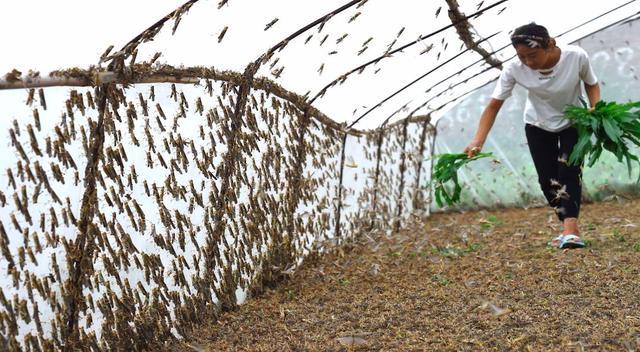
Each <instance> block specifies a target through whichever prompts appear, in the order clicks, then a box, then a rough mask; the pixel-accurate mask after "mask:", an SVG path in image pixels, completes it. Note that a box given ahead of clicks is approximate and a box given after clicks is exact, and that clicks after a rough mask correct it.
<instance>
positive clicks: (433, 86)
mask: <svg viewBox="0 0 640 352" xmlns="http://www.w3.org/2000/svg"><path fill="white" fill-rule="evenodd" d="M634 2H636V0H631V1H628V2H626V3H624V4H622V5H619V6H617V7H615V8H613V9H611V10H608V11H606V12H604V13H602V14H600V15H598V16H596V17H594V18H592V19H590V20H587V21H585V22H582V23H581V24H579V25H577V26H575V27H573V28H571V29H569V30H566V31H564V32H562V33H560V34H558V35H557V36H556V38H560V37H562V36H564V35H566V34H568V33H570V32H573V31H574V30H576V29H578V28H580V27H583V26H585V25H587V24H589V23H591V22H593V21H595V20H597V19H600V18H602V17H603V16H606V15H608V14H610V13H611V12H614V11H616V10H619V9H621V8H623V7H625V6H627V5H629V4H631V3H634ZM638 14H640V11H638V12H636V13H635V14H633V15H630V16H627V17H625V18H623V19H621V20H619V21H616V22H614V23H611V24H609V25H607V26H605V27H602V28H599V29H598V30H595V31H593V32H591V33H589V34H587V35H584V36H582V37H580V38H579V39H576V40H575V41H579V40H581V39H584V38H586V37H588V36H590V35H592V34H594V33H597V32H599V31H602V30H604V29H607V28H609V27H612V26H615V25H617V24H620V23H622V22H624V21H626V20H628V19H630V18H632V17H634V16H636V15H638ZM510 46H511V43H509V44H507V45H505V46H503V47H500V48H499V49H497V50H495V51H494V52H493V53H491V55H494V54H496V53H498V52H500V51H502V50H504V49H506V48H508V47H510ZM514 57H515V55H513V56H511V57H509V58H508V59H506V60H504V61H505V62H506V61H509V60H511V59H513V58H514ZM483 61H484V60H483V59H480V60H478V61H476V62H474V63H472V64H470V65H468V66H466V67H464V68H463V69H461V70H459V71H458V72H455V73H453V74H452V75H450V76H448V77H446V78H444V79H442V80H441V81H439V82H438V83H436V84H434V85H432V86H431V87H429V88H428V89H427V90H426V91H425V93H428V92H430V91H431V90H432V89H433V88H435V87H437V86H438V85H440V84H442V83H444V82H445V81H448V80H449V79H451V78H453V77H455V76H457V75H459V74H461V73H462V72H464V71H466V70H467V69H469V68H471V67H472V66H474V65H476V64H478V63H480V62H483ZM489 69H491V67H489V68H488V69H484V70H482V71H480V72H478V73H476V74H475V75H473V76H471V77H468V78H466V79H464V80H463V81H460V82H458V83H456V84H454V85H452V86H449V87H447V88H446V89H444V90H443V91H441V92H440V93H438V94H437V95H435V96H433V97H431V98H429V99H428V100H427V101H425V102H424V103H423V104H422V105H420V106H419V107H417V108H416V109H414V110H413V111H412V112H411V114H410V115H409V116H411V115H413V114H415V113H416V112H417V111H418V110H420V109H422V108H423V107H425V106H426V105H427V104H428V103H429V102H431V101H432V100H433V99H435V98H437V97H440V96H442V94H444V93H445V92H446V91H447V90H449V89H451V88H454V87H457V86H459V85H460V84H464V83H466V82H467V81H469V80H470V79H472V78H475V77H477V76H479V75H480V74H482V73H484V72H486V71H488V70H489ZM494 80H495V79H493V80H491V81H489V82H487V83H485V84H489V83H491V82H493V81H494ZM483 86H484V85H483ZM481 87H482V86H480V87H478V88H477V89H479V88H481ZM466 94H468V93H465V94H463V95H462V96H464V95H466ZM460 97H461V96H459V97H457V98H455V99H454V100H452V101H449V102H448V103H451V102H453V101H455V100H457V99H459V98H460ZM432 111H437V110H432Z"/></svg>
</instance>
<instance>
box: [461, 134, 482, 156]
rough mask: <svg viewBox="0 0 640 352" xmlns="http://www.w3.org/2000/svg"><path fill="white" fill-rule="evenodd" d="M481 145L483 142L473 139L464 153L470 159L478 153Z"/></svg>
mask: <svg viewBox="0 0 640 352" xmlns="http://www.w3.org/2000/svg"><path fill="white" fill-rule="evenodd" d="M483 144H484V143H483V142H481V141H478V140H475V139H474V140H473V141H471V143H469V145H468V146H467V147H466V148H464V153H465V154H467V156H468V157H470V158H472V157H474V156H475V155H476V154H478V153H480V151H481V150H482V145H483Z"/></svg>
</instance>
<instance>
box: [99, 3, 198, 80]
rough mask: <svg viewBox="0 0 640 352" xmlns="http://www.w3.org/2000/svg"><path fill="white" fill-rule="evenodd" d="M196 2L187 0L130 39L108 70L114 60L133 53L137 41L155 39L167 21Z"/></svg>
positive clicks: (124, 57) (113, 57)
mask: <svg viewBox="0 0 640 352" xmlns="http://www.w3.org/2000/svg"><path fill="white" fill-rule="evenodd" d="M198 1H200V0H189V1H187V2H185V3H184V4H182V5H180V7H178V8H176V9H175V10H173V11H171V12H170V13H169V14H167V15H166V16H164V17H163V18H161V19H160V20H158V21H157V22H156V23H154V24H152V25H151V26H149V27H148V28H147V29H145V30H144V31H142V32H141V33H140V34H138V35H137V36H135V37H134V38H133V39H131V40H130V41H129V42H128V43H127V44H125V45H124V46H123V47H122V49H120V51H119V52H118V53H120V52H121V53H122V55H118V56H115V55H114V56H112V58H111V62H110V63H109V65H108V68H109V70H113V67H114V65H115V59H116V58H118V59H119V60H122V61H124V60H125V59H126V58H127V57H129V56H130V55H131V54H132V53H133V49H131V48H132V47H133V48H135V47H137V46H138V45H140V43H139V41H140V40H141V39H145V40H149V39H153V37H155V35H156V34H157V33H158V32H159V31H160V29H161V28H162V26H164V24H165V23H166V22H167V21H169V20H170V19H172V18H173V17H175V16H176V15H178V14H180V13H182V12H185V11H187V10H189V9H190V8H191V6H193V4H195V3H196V2H198ZM102 61H104V59H100V62H102ZM122 61H121V62H122Z"/></svg>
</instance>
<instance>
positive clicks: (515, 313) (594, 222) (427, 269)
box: [167, 198, 640, 351]
mask: <svg viewBox="0 0 640 352" xmlns="http://www.w3.org/2000/svg"><path fill="white" fill-rule="evenodd" d="M638 226H640V200H629V199H622V198H616V199H613V200H611V201H608V202H603V203H595V204H585V205H583V210H582V215H581V228H582V235H583V238H584V239H586V240H587V241H588V247H587V248H586V249H577V250H567V251H562V250H557V249H554V248H551V247H548V246H547V245H546V243H547V241H549V240H550V239H551V238H552V237H554V236H555V235H556V234H557V233H559V232H560V227H559V222H558V221H557V220H556V219H555V218H554V214H553V211H552V210H550V209H547V208H533V209H526V210H525V209H505V210H501V209H499V210H492V211H479V212H467V213H450V214H436V215H434V216H432V217H429V218H427V219H423V220H419V221H414V222H413V223H412V224H410V225H409V226H408V228H406V229H404V230H402V231H401V232H400V233H398V234H395V235H393V236H392V237H387V236H385V235H377V236H375V235H372V237H373V238H371V237H370V238H368V239H365V240H363V241H362V242H363V243H360V244H355V245H353V246H350V247H348V248H347V249H345V251H343V252H342V253H336V254H332V255H327V256H325V257H323V258H321V259H319V260H318V261H316V262H314V263H307V264H305V265H304V267H302V268H301V269H299V270H298V271H297V272H296V273H295V275H294V276H293V277H292V278H291V279H290V280H289V281H287V282H285V283H283V284H282V285H280V287H279V288H277V289H275V290H272V291H268V292H267V293H266V294H265V295H263V296H261V297H257V298H253V299H251V300H249V302H247V303H246V304H244V305H242V306H241V307H240V308H239V309H238V310H237V311H234V312H229V313H226V314H224V315H223V316H222V317H221V319H220V320H219V321H218V322H215V323H211V324H210V325H208V326H203V327H202V329H201V330H199V331H196V332H195V333H194V334H193V336H189V337H188V338H187V339H186V341H184V342H181V343H179V344H178V345H173V346H170V347H168V348H167V349H168V350H171V351H351V350H358V351H487V350H496V351H504V350H508V351H513V350H516V351H517V350H523V351H550V350H551V351H582V350H588V351H591V350H594V351H609V350H612V351H638V350H639V349H640V285H639V284H640V276H639V275H638V274H639V269H640V229H639V228H638Z"/></svg>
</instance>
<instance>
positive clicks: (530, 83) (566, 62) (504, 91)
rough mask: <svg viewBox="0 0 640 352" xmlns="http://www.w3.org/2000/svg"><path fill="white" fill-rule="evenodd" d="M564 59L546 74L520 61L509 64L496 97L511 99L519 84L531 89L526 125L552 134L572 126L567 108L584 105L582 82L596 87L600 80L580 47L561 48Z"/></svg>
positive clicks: (526, 108)
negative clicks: (582, 102) (568, 106)
mask: <svg viewBox="0 0 640 352" xmlns="http://www.w3.org/2000/svg"><path fill="white" fill-rule="evenodd" d="M560 51H561V53H560V60H559V61H558V63H557V64H556V65H555V66H554V67H553V68H551V69H546V70H540V71H549V70H553V72H552V73H551V74H548V75H543V74H542V73H540V72H539V70H532V69H530V68H529V67H527V66H526V65H525V64H523V63H522V62H521V61H520V60H515V61H512V62H509V63H508V64H506V65H505V66H504V68H503V70H502V73H501V74H500V78H499V79H498V83H497V85H496V88H495V89H494V91H493V94H492V95H491V97H492V98H494V99H498V100H505V99H507V98H508V97H510V96H511V91H512V90H513V87H514V86H515V84H516V83H518V84H519V85H521V86H522V87H524V88H525V89H527V91H528V94H527V103H526V105H525V109H524V122H525V123H528V124H531V125H534V126H537V127H539V128H542V129H544V130H547V131H550V132H558V131H561V130H563V129H565V128H567V127H568V126H569V125H570V124H571V123H570V121H569V120H567V119H565V118H564V117H563V115H564V114H563V111H564V109H565V107H566V106H567V105H570V104H572V105H581V104H580V99H579V98H580V96H581V95H582V91H581V89H580V81H584V82H585V83H587V84H588V85H594V84H596V83H597V82H598V78H597V77H596V75H595V73H594V72H593V68H592V67H591V64H590V63H589V56H588V55H587V52H586V51H584V49H582V48H581V47H579V46H575V45H566V46H562V47H560Z"/></svg>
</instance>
